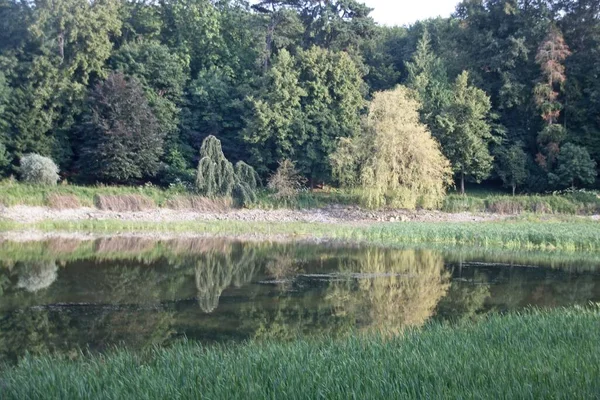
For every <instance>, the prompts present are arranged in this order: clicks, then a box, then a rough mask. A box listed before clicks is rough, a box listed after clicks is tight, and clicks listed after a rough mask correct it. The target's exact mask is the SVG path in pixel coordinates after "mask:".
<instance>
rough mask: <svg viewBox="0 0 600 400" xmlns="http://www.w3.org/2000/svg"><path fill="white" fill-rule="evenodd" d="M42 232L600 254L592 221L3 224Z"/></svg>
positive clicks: (598, 230) (597, 226)
mask: <svg viewBox="0 0 600 400" xmlns="http://www.w3.org/2000/svg"><path fill="white" fill-rule="evenodd" d="M15 229H38V230H42V231H46V232H52V231H63V232H82V233H85V232H90V233H96V234H100V233H101V234H115V233H120V234H123V233H130V234H133V233H145V234H166V233H177V234H182V233H189V234H200V235H221V236H238V237H255V238H265V239H269V238H288V239H289V238H296V239H298V238H301V239H316V240H328V239H329V240H340V241H346V242H352V243H366V244H378V245H389V246H391V245H418V244H432V245H446V246H477V247H484V248H502V249H512V250H518V249H523V250H538V251H557V250H559V251H563V252H575V251H578V252H582V251H583V252H593V251H598V250H600V223H599V222H598V221H592V220H586V219H568V220H566V221H559V220H552V221H527V220H523V219H517V220H505V221H498V222H480V223H455V222H435V223H433V222H431V223H429V222H400V223H376V224H368V225H361V224H331V223H304V222H281V223H269V222H242V221H208V222H199V221H185V222H140V221H122V220H89V221H45V222H40V223H33V224H15V223H13V222H1V221H0V231H7V230H15Z"/></svg>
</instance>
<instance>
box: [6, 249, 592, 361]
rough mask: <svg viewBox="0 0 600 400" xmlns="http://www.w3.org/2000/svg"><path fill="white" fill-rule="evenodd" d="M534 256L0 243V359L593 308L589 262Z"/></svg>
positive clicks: (392, 329)
mask: <svg viewBox="0 0 600 400" xmlns="http://www.w3.org/2000/svg"><path fill="white" fill-rule="evenodd" d="M534 256H535V255H531V254H526V255H514V254H513V255H512V256H511V255H507V254H506V253H502V254H493V253H489V252H487V253H486V254H469V253H465V252H459V253H454V252H451V251H450V252H448V251H443V252H442V251H439V250H423V249H420V250H415V249H382V248H373V247H370V248H369V247H363V248H359V247H341V246H323V245H321V246H317V245H308V244H298V245H292V244H267V243H240V242H229V241H225V240H207V239H185V240H176V241H168V242H153V241H151V240H148V239H139V238H110V239H102V240H96V241H88V242H73V241H69V242H68V243H63V242H60V241H56V240H54V241H52V242H44V243H30V244H19V245H16V244H12V245H11V244H10V243H6V242H5V243H2V244H0V290H1V291H0V293H1V295H0V313H1V314H2V317H1V319H0V325H1V326H0V330H1V331H2V332H3V334H4V337H5V339H4V340H1V341H0V354H3V355H5V356H9V357H15V356H17V355H19V354H22V353H23V352H24V351H25V350H29V351H32V352H39V351H47V350H49V351H69V350H73V349H75V348H77V347H89V348H90V349H92V350H102V349H105V348H107V347H108V346H111V345H114V344H122V345H126V346H129V347H131V348H140V347H145V346H148V345H152V344H167V343H169V342H170V341H171V340H173V339H177V338H181V337H183V336H186V337H188V338H195V339H200V340H204V341H207V342H212V341H223V340H240V339H247V338H276V339H290V338H294V337H298V336H302V335H311V334H328V335H343V334H345V333H347V332H349V331H350V330H359V331H362V332H377V333H384V334H395V333H398V332H400V331H401V330H402V329H404V328H406V327H407V326H421V325H423V324H424V323H425V322H427V321H428V320H430V319H432V318H435V319H451V320H455V319H462V318H475V317H477V316H478V315H481V314H485V313H487V312H490V311H501V312H502V311H507V310H511V309H520V308H523V307H527V306H531V305H534V306H541V307H558V306H567V305H572V304H587V303H588V302H589V301H599V300H600V274H599V273H598V272H596V271H598V269H597V268H596V267H595V261H594V260H584V261H581V260H575V259H573V260H569V259H568V258H561V259H559V258H555V259H553V260H548V259H547V255H540V256H539V260H538V259H536V258H535V257H534ZM511 257H512V258H511ZM546 265H550V267H548V266H546Z"/></svg>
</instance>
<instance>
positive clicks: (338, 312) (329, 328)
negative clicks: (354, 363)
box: [244, 248, 450, 339]
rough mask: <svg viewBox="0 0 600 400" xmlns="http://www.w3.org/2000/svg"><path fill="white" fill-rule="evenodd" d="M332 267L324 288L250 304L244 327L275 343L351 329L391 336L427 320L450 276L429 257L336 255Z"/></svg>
mask: <svg viewBox="0 0 600 400" xmlns="http://www.w3.org/2000/svg"><path fill="white" fill-rule="evenodd" d="M337 264H338V272H337V273H333V277H332V278H331V280H330V281H329V282H327V283H325V285H326V286H325V287H318V286H319V284H320V283H316V284H315V285H316V286H317V287H314V288H311V289H309V290H308V291H304V292H302V293H298V291H294V294H290V293H283V294H280V295H279V296H277V297H275V298H273V299H272V300H271V301H270V302H269V303H267V304H256V303H254V304H252V306H251V307H250V308H249V309H247V310H246V315H247V318H246V321H244V322H245V323H244V328H245V329H248V330H250V331H251V332H252V334H253V336H254V337H255V338H279V339H292V338H295V337H298V336H302V335H305V334H327V335H341V334H344V333H346V332H348V331H350V330H352V329H355V328H358V329H361V330H364V331H369V332H380V333H385V334H394V333H397V332H400V331H401V330H402V329H403V328H404V327H407V326H419V325H422V324H423V323H424V322H425V321H427V319H429V318H430V317H431V316H432V314H433V312H434V310H435V308H436V306H437V304H438V302H439V301H440V299H441V298H442V297H443V296H444V295H445V294H446V292H447V290H448V287H449V278H450V274H449V273H448V272H447V271H446V270H445V269H444V263H443V259H442V257H441V256H440V255H439V254H438V253H435V252H429V251H420V250H403V251H400V250H390V249H388V250H385V249H379V248H373V249H366V250H361V251H358V252H356V253H353V255H352V257H351V258H347V257H343V256H342V258H339V259H338V263H337ZM295 284H298V283H297V282H296V283H295Z"/></svg>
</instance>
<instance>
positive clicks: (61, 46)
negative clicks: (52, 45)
mask: <svg viewBox="0 0 600 400" xmlns="http://www.w3.org/2000/svg"><path fill="white" fill-rule="evenodd" d="M58 56H59V57H60V63H61V64H62V63H63V61H64V60H65V33H64V32H63V31H62V30H61V31H60V32H58Z"/></svg>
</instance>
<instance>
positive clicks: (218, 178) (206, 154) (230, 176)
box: [196, 136, 235, 198]
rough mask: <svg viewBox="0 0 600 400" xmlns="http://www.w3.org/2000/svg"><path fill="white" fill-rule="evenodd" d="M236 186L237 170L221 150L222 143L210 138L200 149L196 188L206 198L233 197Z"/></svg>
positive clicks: (205, 140)
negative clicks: (234, 186)
mask: <svg viewBox="0 0 600 400" xmlns="http://www.w3.org/2000/svg"><path fill="white" fill-rule="evenodd" d="M233 185H235V170H234V169H233V164H231V163H230V162H229V161H228V160H227V158H225V155H224V154H223V149H222V148H221V141H220V140H219V139H217V138H216V137H214V136H208V137H207V138H206V139H204V142H202V147H201V148H200V162H199V163H198V173H197V175H196V188H197V189H198V192H199V193H200V194H202V195H203V196H206V197H211V198H212V197H226V196H231V192H232V190H233Z"/></svg>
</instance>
